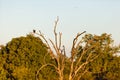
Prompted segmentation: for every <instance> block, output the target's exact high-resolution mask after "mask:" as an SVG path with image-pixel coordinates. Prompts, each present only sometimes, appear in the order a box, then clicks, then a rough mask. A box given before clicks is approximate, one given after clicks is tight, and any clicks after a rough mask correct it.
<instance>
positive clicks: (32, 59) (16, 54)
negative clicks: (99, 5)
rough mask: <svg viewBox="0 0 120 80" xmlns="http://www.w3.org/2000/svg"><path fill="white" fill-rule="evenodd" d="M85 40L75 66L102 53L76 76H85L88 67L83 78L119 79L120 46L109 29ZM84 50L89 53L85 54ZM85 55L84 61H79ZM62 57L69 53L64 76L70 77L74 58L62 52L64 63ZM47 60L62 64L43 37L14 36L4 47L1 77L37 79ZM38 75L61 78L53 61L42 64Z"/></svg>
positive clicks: (51, 79) (65, 79) (0, 59)
mask: <svg viewBox="0 0 120 80" xmlns="http://www.w3.org/2000/svg"><path fill="white" fill-rule="evenodd" d="M81 41H82V43H81V44H80V45H79V48H77V51H76V52H77V53H76V54H77V55H75V57H74V64H73V68H77V67H76V66H78V67H79V65H81V64H83V63H85V62H86V60H87V58H88V57H89V58H88V61H89V60H91V59H92V58H94V57H95V56H99V57H97V58H96V59H95V60H94V61H93V62H90V63H89V64H87V65H86V66H84V67H82V68H81V69H80V70H79V71H78V73H77V75H76V76H75V78H74V80H77V77H79V76H81V74H82V73H83V72H84V71H85V70H87V72H86V73H85V74H84V75H83V76H82V77H81V80H96V79H97V80H100V79H107V80H119V79H120V57H118V56H113V54H115V53H117V52H118V50H119V49H120V48H119V46H113V40H112V39H111V35H108V34H106V33H104V34H102V35H100V36H98V35H92V34H86V35H85V36H84V37H83V38H82V40H81ZM83 52H85V54H84V55H83V56H82V53H83ZM89 54H91V55H92V56H91V55H89ZM81 56H82V58H81V61H80V63H79V64H77V61H79V58H80V57H81ZM56 57H58V56H56ZM62 57H65V62H64V64H65V66H64V70H63V75H64V76H63V80H68V78H69V74H70V69H71V68H70V67H71V58H68V57H67V56H63V55H61V58H60V59H59V60H60V61H59V62H60V64H61V63H62V59H63V58H62ZM46 64H53V65H55V66H56V67H58V64H57V62H56V60H55V59H54V58H52V57H51V56H50V52H49V49H48V46H47V45H46V44H45V43H43V41H42V40H41V39H40V38H38V37H35V36H33V35H27V36H26V37H19V38H14V39H12V40H11V41H10V42H9V43H8V44H7V45H6V46H2V48H1V49H0V80H36V73H37V71H38V70H39V69H40V68H41V67H42V66H44V65H46ZM76 64H77V65H76ZM75 65H76V66H75ZM73 73H74V71H73ZM72 75H74V74H72ZM37 77H38V78H39V80H58V79H59V75H58V73H57V71H56V69H55V68H54V67H53V66H50V65H47V66H46V67H44V68H42V69H41V70H40V71H39V74H38V76H37Z"/></svg>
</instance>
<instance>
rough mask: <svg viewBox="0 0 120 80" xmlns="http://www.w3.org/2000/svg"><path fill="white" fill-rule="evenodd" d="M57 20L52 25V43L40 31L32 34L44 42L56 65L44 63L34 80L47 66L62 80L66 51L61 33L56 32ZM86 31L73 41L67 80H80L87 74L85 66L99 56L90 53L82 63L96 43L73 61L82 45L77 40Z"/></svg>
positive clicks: (80, 41)
mask: <svg viewBox="0 0 120 80" xmlns="http://www.w3.org/2000/svg"><path fill="white" fill-rule="evenodd" d="M58 21H59V18H58V17H57V20H56V21H55V25H54V31H53V32H54V41H52V40H51V39H47V38H46V37H45V36H44V35H43V34H42V33H41V32H40V31H39V33H37V32H36V31H34V32H33V34H37V35H39V37H40V38H41V39H42V40H43V41H44V42H45V44H46V45H47V47H48V49H49V52H50V55H51V57H52V58H53V59H55V61H56V63H57V65H55V64H52V63H45V64H44V65H42V66H41V67H40V68H39V69H38V71H37V73H36V80H39V79H38V75H39V72H40V71H41V70H42V69H43V68H44V67H47V66H52V67H54V69H55V71H56V72H57V73H58V75H59V80H64V69H65V66H66V64H65V57H66V51H65V46H64V45H62V43H61V42H62V41H61V40H62V33H60V32H59V34H58V33H57V32H56V28H57V24H58ZM85 32H86V31H84V32H82V33H78V34H77V35H76V37H75V38H74V39H73V44H72V49H71V57H70V59H69V60H70V61H69V62H70V66H68V67H70V70H69V71H70V73H69V79H68V80H80V78H81V77H82V76H83V75H84V74H85V73H86V72H87V70H88V69H87V68H86V65H87V64H89V63H90V62H92V61H93V60H95V59H96V58H97V57H98V56H99V55H92V52H91V53H89V54H88V56H87V57H86V59H85V62H83V63H82V58H83V57H84V56H85V55H86V53H87V51H88V50H91V49H92V48H95V47H96V46H98V43H96V44H95V45H92V46H90V47H89V48H87V49H86V48H84V49H83V51H82V53H81V55H80V56H79V57H78V59H77V60H75V58H76V55H77V53H78V49H79V46H80V45H82V43H83V41H82V39H81V40H80V39H79V38H80V37H81V35H82V34H84V33H85ZM91 42H92V41H91V40H89V41H88V42H87V43H86V45H85V46H87V45H88V44H89V43H91Z"/></svg>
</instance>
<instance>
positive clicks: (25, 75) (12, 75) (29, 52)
mask: <svg viewBox="0 0 120 80" xmlns="http://www.w3.org/2000/svg"><path fill="white" fill-rule="evenodd" d="M0 56H1V57H0V60H1V62H2V61H3V62H2V64H0V65H1V67H0V71H1V72H0V73H1V76H0V77H2V75H4V76H5V77H6V78H7V79H12V80H13V79H15V80H35V74H36V72H37V70H38V69H39V68H40V67H41V66H42V65H44V64H45V63H47V62H48V61H50V60H51V58H50V56H49V55H48V50H47V47H46V45H45V44H44V43H43V42H42V41H41V40H40V38H38V37H34V36H32V35H27V37H20V38H14V39H12V41H10V42H9V43H8V44H7V45H6V46H5V47H4V48H2V50H1V52H0ZM50 71H51V70H48V69H46V70H44V71H42V72H44V74H45V73H46V74H48V73H49V72H50ZM51 72H52V71H51ZM46 76H47V75H46ZM42 77H43V75H42Z"/></svg>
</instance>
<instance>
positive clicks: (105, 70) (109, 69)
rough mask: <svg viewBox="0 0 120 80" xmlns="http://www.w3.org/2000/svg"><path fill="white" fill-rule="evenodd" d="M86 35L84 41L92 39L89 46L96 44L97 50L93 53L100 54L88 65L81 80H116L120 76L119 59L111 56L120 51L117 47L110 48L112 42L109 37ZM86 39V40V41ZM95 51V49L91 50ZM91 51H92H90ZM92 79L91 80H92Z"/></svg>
mask: <svg viewBox="0 0 120 80" xmlns="http://www.w3.org/2000/svg"><path fill="white" fill-rule="evenodd" d="M89 35H90V37H89V38H88V35H86V36H85V37H84V39H85V40H88V39H93V42H92V43H91V44H89V46H91V45H93V44H94V43H96V42H98V43H99V44H100V45H99V48H98V50H96V51H95V53H100V55H99V57H98V58H97V59H96V60H94V61H93V62H92V63H90V64H89V65H88V66H87V67H88V68H89V70H88V73H87V74H86V75H91V76H92V77H91V76H86V75H84V76H83V79H86V78H89V79H91V80H94V79H107V80H118V79H119V78H118V77H119V76H120V61H119V60H120V57H116V56H113V55H114V54H115V53H117V52H118V50H119V49H120V48H119V46H112V44H113V40H112V39H111V37H110V35H107V34H102V35H101V36H97V35H91V34H89ZM86 38H87V39H86ZM97 47H98V46H97ZM93 50H95V49H93ZM91 51H92V50H91ZM92 52H93V51H92ZM92 78H93V79H92Z"/></svg>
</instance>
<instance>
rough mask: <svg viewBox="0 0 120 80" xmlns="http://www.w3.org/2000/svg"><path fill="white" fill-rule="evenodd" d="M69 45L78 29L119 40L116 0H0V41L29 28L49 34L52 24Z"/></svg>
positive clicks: (118, 3)
mask: <svg viewBox="0 0 120 80" xmlns="http://www.w3.org/2000/svg"><path fill="white" fill-rule="evenodd" d="M57 16H59V22H58V26H57V31H58V32H62V33H63V35H62V38H63V40H62V41H63V44H65V46H66V47H67V49H69V48H70V47H71V44H72V40H73V38H74V37H75V35H76V34H77V33H78V32H83V31H87V33H91V34H97V35H100V34H102V33H108V34H112V38H113V39H114V40H115V44H119V43H120V35H119V34H120V31H119V28H120V0H0V44H6V43H7V42H9V41H10V40H11V39H12V38H15V37H20V36H25V35H27V34H29V33H30V32H31V31H32V30H33V29H36V30H40V31H41V32H42V33H43V34H44V35H46V36H47V38H53V26H54V21H55V20H56V17H57Z"/></svg>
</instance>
